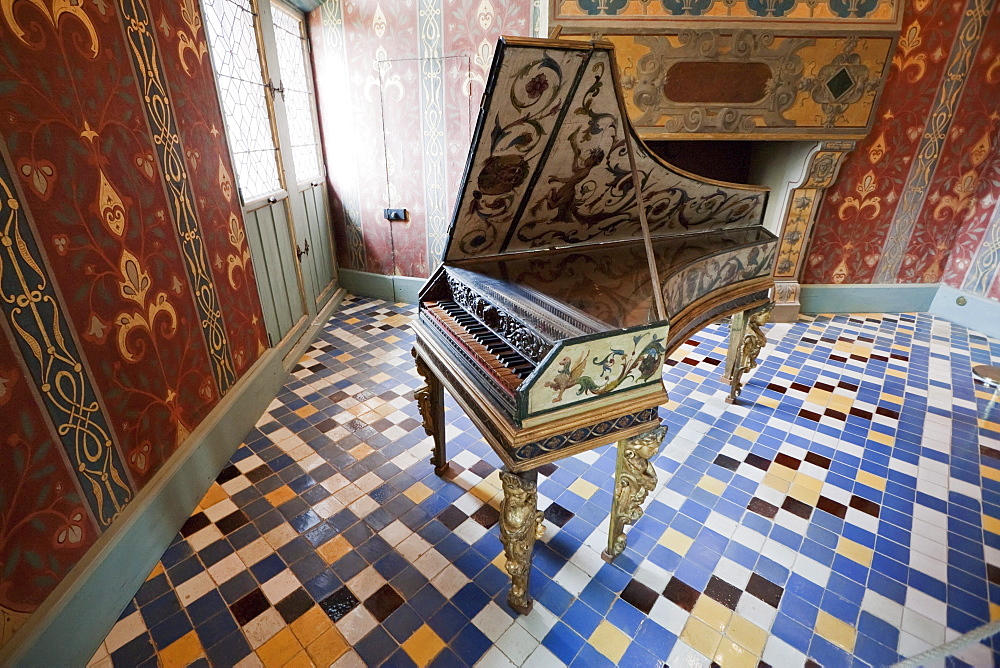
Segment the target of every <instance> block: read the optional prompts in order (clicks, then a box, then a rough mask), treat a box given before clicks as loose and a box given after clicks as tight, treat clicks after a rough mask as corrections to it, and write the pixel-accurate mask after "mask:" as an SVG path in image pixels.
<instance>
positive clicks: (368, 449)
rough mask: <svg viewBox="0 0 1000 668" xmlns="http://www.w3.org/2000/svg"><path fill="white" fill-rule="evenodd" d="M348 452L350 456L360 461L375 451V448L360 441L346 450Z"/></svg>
mask: <svg viewBox="0 0 1000 668" xmlns="http://www.w3.org/2000/svg"><path fill="white" fill-rule="evenodd" d="M348 452H349V453H351V456H352V457H354V458H355V459H357V460H358V461H361V460H362V459H364V458H365V457H367V456H368V455H370V454H371V453H373V452H375V449H374V448H373V447H372V446H370V445H368V444H367V443H362V444H360V445H356V446H355V447H353V448H351V449H350V450H348Z"/></svg>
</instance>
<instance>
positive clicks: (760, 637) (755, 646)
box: [723, 613, 767, 665]
mask: <svg viewBox="0 0 1000 668" xmlns="http://www.w3.org/2000/svg"><path fill="white" fill-rule="evenodd" d="M726 636H727V637H729V638H730V639H732V640H735V641H736V642H738V643H739V644H740V645H741V646H742V647H744V648H746V649H747V650H749V651H751V652H753V653H754V654H756V655H757V656H760V655H761V653H762V652H763V651H764V644H765V643H766V642H767V631H765V630H764V629H762V628H760V627H759V626H757V625H756V624H754V623H753V622H751V621H750V620H748V619H747V618H746V617H744V616H742V615H738V614H736V613H733V619H732V621H730V622H729V628H728V629H726ZM723 665H725V664H723Z"/></svg>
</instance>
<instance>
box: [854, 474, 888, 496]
mask: <svg viewBox="0 0 1000 668" xmlns="http://www.w3.org/2000/svg"><path fill="white" fill-rule="evenodd" d="M857 481H858V482H860V483H861V484H862V485H868V486H869V487H874V488H875V489H877V490H879V491H880V492H884V491H885V478H883V477H882V476H877V475H875V474H874V473H869V472H868V471H862V470H859V471H858V477H857Z"/></svg>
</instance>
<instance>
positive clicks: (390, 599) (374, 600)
mask: <svg viewBox="0 0 1000 668" xmlns="http://www.w3.org/2000/svg"><path fill="white" fill-rule="evenodd" d="M401 605H403V597H402V596H400V595H399V592H397V591H396V590H395V589H393V588H392V585H389V584H384V585H382V587H381V588H380V589H379V590H378V591H377V592H375V593H374V594H372V595H371V596H369V597H368V600H366V601H365V608H367V610H368V612H370V613H372V616H373V617H374V618H375V619H377V620H378V622H379V624H381V623H382V622H384V621H385V619H386V617H388V616H389V615H391V614H392V613H394V612H396V610H397V609H398V608H399V606H401Z"/></svg>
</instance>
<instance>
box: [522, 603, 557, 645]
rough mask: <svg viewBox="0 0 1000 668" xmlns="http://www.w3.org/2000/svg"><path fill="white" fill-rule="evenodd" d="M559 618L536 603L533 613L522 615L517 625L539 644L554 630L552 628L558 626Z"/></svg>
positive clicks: (532, 608)
mask: <svg viewBox="0 0 1000 668" xmlns="http://www.w3.org/2000/svg"><path fill="white" fill-rule="evenodd" d="M557 621H559V618H558V617H556V616H555V615H554V614H552V613H551V612H549V610H548V608H546V607H545V606H544V605H542V604H540V603H539V602H538V601H535V604H534V605H533V606H532V607H531V612H529V613H528V614H527V615H520V616H519V617H518V618H517V619H516V620H515V623H516V624H520V625H521V626H522V627H524V630H525V631H527V632H528V633H530V634H531V635H532V636H533V637H534V638H535V639H536V640H538V641H539V642H541V641H542V639H543V638H545V636H546V635H547V634H548V632H549V631H551V630H552V627H553V626H555V625H556V622H557Z"/></svg>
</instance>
